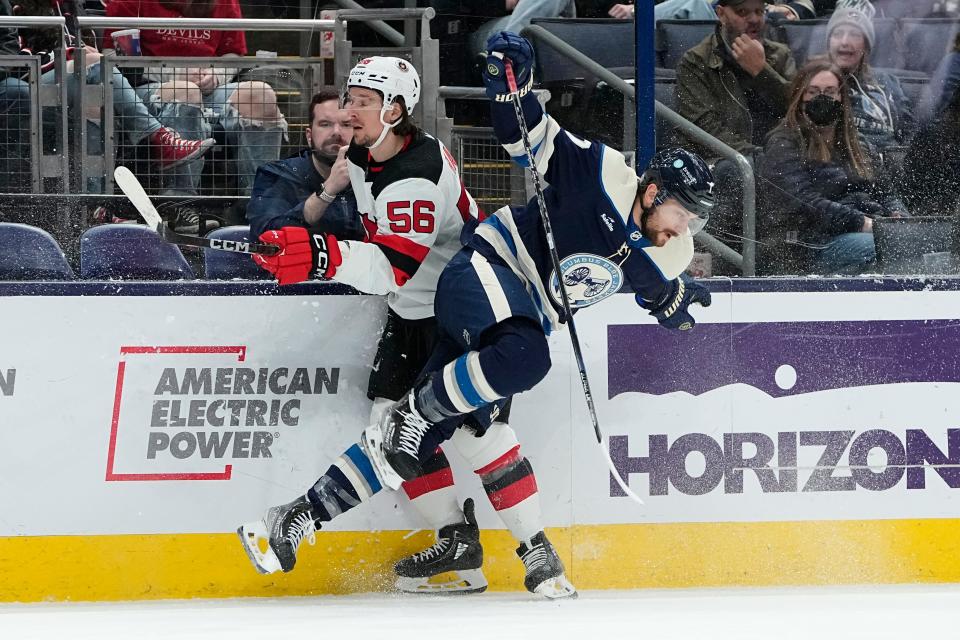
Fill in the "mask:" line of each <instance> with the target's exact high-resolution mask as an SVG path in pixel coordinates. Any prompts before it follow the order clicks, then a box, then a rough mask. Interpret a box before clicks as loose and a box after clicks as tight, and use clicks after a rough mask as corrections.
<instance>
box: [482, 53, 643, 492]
mask: <svg viewBox="0 0 960 640" xmlns="http://www.w3.org/2000/svg"><path fill="white" fill-rule="evenodd" d="M499 57H500V58H501V59H502V60H503V66H504V71H505V72H506V76H507V87H508V88H509V89H510V97H511V98H512V100H511V102H512V103H513V111H514V113H515V114H516V116H517V124H518V125H519V127H520V136H521V138H522V139H523V148H524V151H526V153H527V162H528V163H529V167H528V168H529V169H530V174H531V175H532V176H533V188H534V190H535V191H536V192H537V204H538V205H539V206H540V220H541V222H542V223H543V232H544V234H545V235H546V236H547V247H549V249H550V261H551V262H552V263H553V272H554V273H556V274H557V283H558V284H559V288H560V300H562V301H563V313H564V315H565V316H566V318H567V327H569V329H570V342H571V343H572V345H573V355H574V357H575V358H576V360H577V368H578V369H579V370H580V384H581V385H582V386H583V395H584V396H585V397H586V399H587V409H589V411H590V420H592V421H593V432H594V433H595V434H596V436H597V444H598V445H599V446H600V450H601V451H603V456H604V458H606V461H607V465H608V466H609V467H610V471H611V473H612V474H613V477H614V478H615V479H616V481H617V484H619V485H620V488H621V489H623V491H624V493H626V494H627V495H628V496H630V498H631V499H632V500H634V501H635V502H637V503H638V504H643V500H642V499H641V498H640V496H638V495H637V494H636V493H634V492H633V490H632V489H630V487H629V486H627V483H626V482H625V481H624V479H623V478H622V477H620V472H619V471H618V470H617V467H616V466H615V465H614V464H613V460H612V459H611V458H610V451H609V450H608V449H607V447H606V446H604V444H603V433H601V432H600V421H599V420H598V419H597V409H596V407H595V406H594V404H593V394H592V393H591V392H590V381H589V380H588V379H587V366H586V364H584V362H583V351H582V350H581V349H580V337H579V336H578V335H577V326H576V325H575V324H574V322H573V311H572V310H571V309H570V300H569V299H568V298H567V286H566V284H564V282H563V270H562V269H561V268H560V255H559V254H558V253H557V245H556V242H554V239H553V226H552V225H551V224H550V215H549V214H548V213H547V202H546V200H544V197H543V186H542V185H541V184H540V172H539V171H537V163H536V160H535V159H534V157H533V148H532V147H531V146H530V132H529V131H528V130H527V121H526V119H525V118H524V117H523V108H522V107H521V106H520V91H519V90H518V89H517V79H516V77H514V75H513V65H512V64H511V62H510V59H509V58H507V57H506V56H499ZM544 117H546V116H544Z"/></svg>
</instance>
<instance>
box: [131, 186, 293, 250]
mask: <svg viewBox="0 0 960 640" xmlns="http://www.w3.org/2000/svg"><path fill="white" fill-rule="evenodd" d="M113 179H114V181H116V183H117V186H118V187H120V190H121V191H123V193H124V194H125V195H126V196H127V198H129V199H130V202H132V203H133V206H134V207H136V208H137V211H138V212H139V213H140V217H142V218H143V220H144V222H146V223H147V226H148V227H150V228H151V229H153V230H154V231H156V232H157V233H158V234H159V235H160V237H161V238H163V239H164V240H166V241H167V242H169V243H171V244H181V245H186V246H189V247H202V248H204V249H216V250H217V251H229V252H231V253H247V254H255V253H260V254H263V255H265V256H273V255H276V254H278V253H279V252H280V247H278V246H277V245H275V244H263V243H260V242H242V241H239V240H226V239H220V238H200V237H198V236H188V235H184V234H182V233H177V232H176V231H174V230H173V229H171V228H170V227H168V226H167V225H166V224H165V223H164V222H163V219H162V218H161V217H160V213H159V212H158V211H157V209H156V207H154V206H153V202H151V201H150V196H148V195H147V192H146V191H144V190H143V185H141V184H140V181H139V180H137V176H135V175H133V172H131V171H130V169H127V168H126V167H117V168H116V169H115V170H114V172H113Z"/></svg>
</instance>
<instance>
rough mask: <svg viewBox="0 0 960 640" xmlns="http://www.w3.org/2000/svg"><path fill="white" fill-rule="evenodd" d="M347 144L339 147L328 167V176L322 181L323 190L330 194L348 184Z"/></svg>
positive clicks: (344, 187)
mask: <svg viewBox="0 0 960 640" xmlns="http://www.w3.org/2000/svg"><path fill="white" fill-rule="evenodd" d="M348 148H349V147H348V146H347V145H343V146H342V147H340V151H338V152H337V159H336V160H335V161H334V163H333V166H332V167H330V176H329V177H328V178H327V179H326V180H325V181H324V182H323V190H324V191H326V192H327V193H329V194H330V195H332V196H333V195H336V194H338V193H340V192H341V191H343V190H344V189H346V188H347V186H349V185H350V174H349V173H348V172H347V149H348Z"/></svg>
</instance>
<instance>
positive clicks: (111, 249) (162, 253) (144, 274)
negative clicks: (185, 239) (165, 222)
mask: <svg viewBox="0 0 960 640" xmlns="http://www.w3.org/2000/svg"><path fill="white" fill-rule="evenodd" d="M80 277H81V278H82V279H84V280H191V279H193V278H194V277H195V276H194V274H193V269H191V268H190V264H189V263H188V262H187V260H186V258H184V257H183V254H182V253H181V252H180V249H179V248H177V247H176V246H175V245H172V244H170V243H168V242H166V241H165V240H163V239H162V238H161V237H160V236H159V235H157V234H156V233H155V232H153V231H151V230H150V229H148V228H147V227H146V226H144V225H139V224H104V225H100V226H97V227H91V228H90V229H87V230H86V231H84V232H83V234H82V235H81V236H80Z"/></svg>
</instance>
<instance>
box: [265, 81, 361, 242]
mask: <svg viewBox="0 0 960 640" xmlns="http://www.w3.org/2000/svg"><path fill="white" fill-rule="evenodd" d="M339 102H340V95H339V93H337V92H336V91H333V90H331V89H325V90H322V91H320V92H319V93H317V94H316V95H315V96H313V99H312V100H311V101H310V108H309V113H310V125H309V127H308V128H307V129H306V132H305V135H306V142H307V148H306V149H304V150H303V151H301V152H300V154H299V155H297V156H294V157H292V158H286V159H284V160H276V161H274V162H270V163H267V164H265V165H262V166H261V167H260V168H259V169H257V177H256V179H255V180H254V182H253V192H252V193H251V195H250V203H249V204H248V205H247V220H248V221H249V223H250V237H251V238H259V237H260V234H262V233H263V232H264V231H269V230H270V229H280V228H282V227H289V226H302V227H306V226H307V223H306V222H305V221H304V211H305V210H310V209H316V208H318V207H320V206H321V204H322V202H323V201H324V199H326V200H332V202H328V204H327V208H326V210H325V211H324V212H323V214H322V218H321V219H320V220H321V222H322V223H323V226H324V230H325V231H326V232H327V233H333V234H335V235H336V236H337V237H338V238H339V237H344V238H345V239H348V240H360V239H362V238H363V237H364V235H365V234H364V231H363V224H362V223H361V221H360V214H359V213H358V211H357V201H356V198H355V197H354V195H353V191H352V190H351V189H350V176H349V175H348V174H347V161H346V158H344V152H345V151H346V149H347V146H348V145H349V144H350V139H351V138H352V136H353V126H352V125H351V124H350V117H349V115H348V114H347V112H346V111H344V110H342V109H340V104H339Z"/></svg>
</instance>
